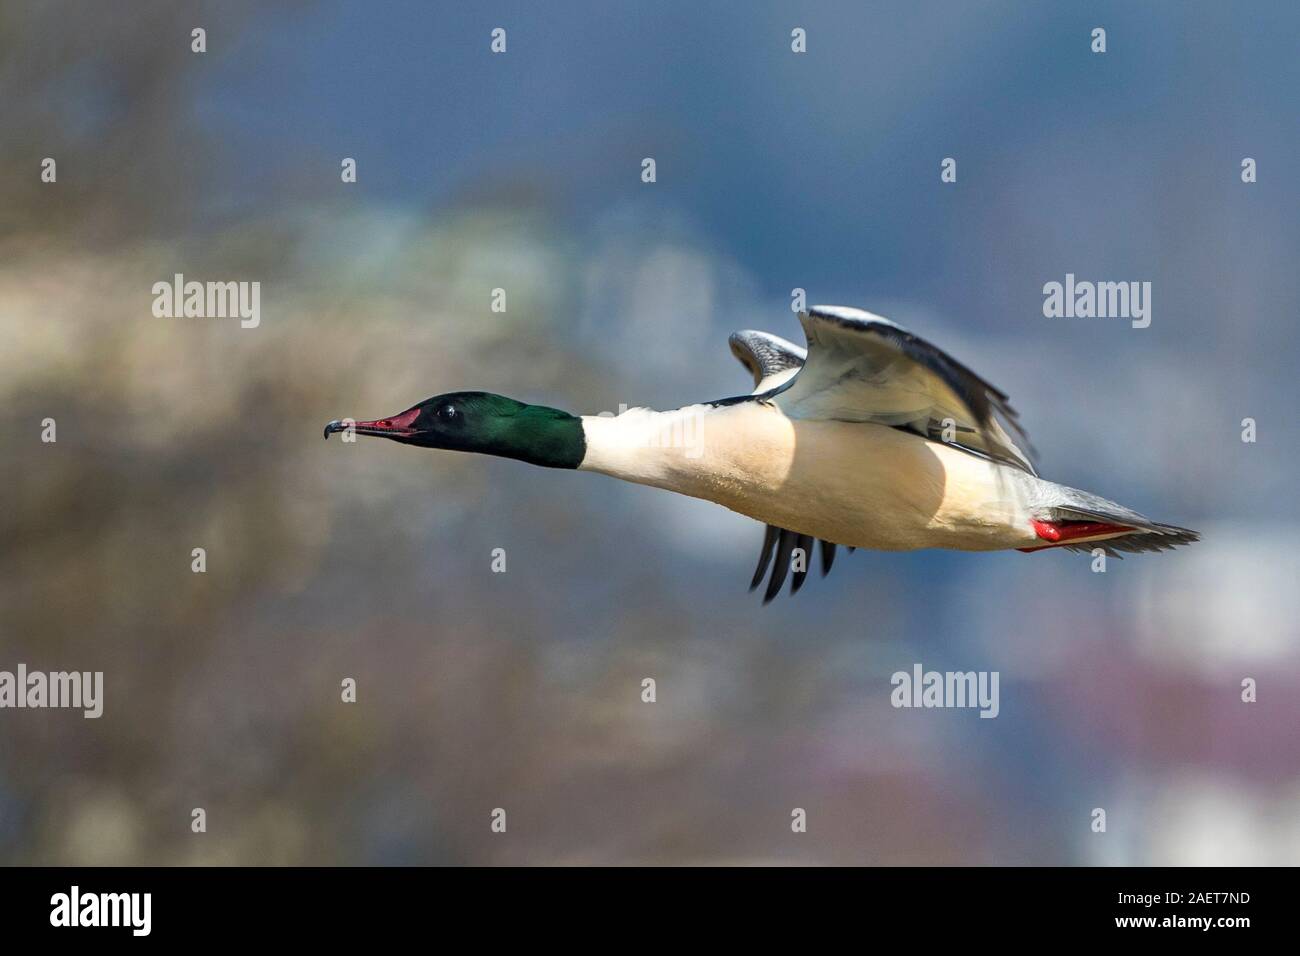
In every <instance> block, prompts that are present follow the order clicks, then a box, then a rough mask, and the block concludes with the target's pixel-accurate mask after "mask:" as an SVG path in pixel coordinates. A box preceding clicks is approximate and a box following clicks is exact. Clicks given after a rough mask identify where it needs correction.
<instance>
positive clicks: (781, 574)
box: [727, 329, 853, 604]
mask: <svg viewBox="0 0 1300 956" xmlns="http://www.w3.org/2000/svg"><path fill="white" fill-rule="evenodd" d="M727 343H728V344H729V345H730V346H731V354H732V355H734V356H736V358H738V359H740V364H741V365H743V366H745V368H747V369H748V370H749V373H750V374H751V375H752V376H754V391H753V393H752V394H754V395H760V394H762V393H764V392H770V391H772V390H773V389H775V388H779V387H780V386H782V385H784V384H785V383H786V382H788V381H790V379H791V378H793V377H794V376H795V374H796V373H797V372H798V371H799V369H801V368H803V363H804V359H805V358H806V357H807V354H808V353H807V352H806V351H805V350H804V349H802V348H800V347H799V346H797V345H795V344H794V343H793V342H787V341H786V340H785V339H783V338H781V337H780V336H777V335H773V334H772V333H770V332H756V331H754V330H752V329H746V330H744V331H741V332H732V333H731V336H730V338H728V339H727ZM813 540H814V539H813V538H811V537H809V536H807V535H800V534H795V533H794V532H793V531H787V530H785V529H784V528H778V527H777V526H776V525H773V524H770V525H768V526H767V528H766V529H765V530H764V532H763V546H762V548H761V549H760V550H759V552H758V567H757V568H756V569H755V571H754V580H753V581H752V582H750V585H749V589H750V590H751V591H753V590H754V589H756V588H757V587H758V586H759V585H760V584H761V583H763V578H764V576H767V577H768V582H767V590H766V592H765V593H764V595H763V603H764V604H766V603H768V602H769V601H771V600H772V599H773V598H774V597H776V596H777V594H778V593H779V592H780V590H781V586H782V585H783V584H785V579H786V576H787V575H789V576H790V593H791V594H794V593H796V592H797V591H798V590H799V589H800V588H801V587H803V582H804V579H805V578H806V577H807V576H808V571H809V569H810V568H811V567H812V563H813V555H812V544H813ZM817 545H818V550H819V551H820V553H821V562H822V574H823V575H825V574H827V573H828V572H829V571H830V569H831V564H832V563H833V562H834V561H835V548H836V546H835V545H834V544H832V543H831V542H829V541H820V540H819V541H818V542H817ZM849 550H850V551H852V550H853V549H852V548H849ZM773 557H775V558H776V561H775V562H773V560H772V558H773ZM769 567H771V569H772V573H771V574H770V575H768V568H769ZM792 569H793V573H791V572H792Z"/></svg>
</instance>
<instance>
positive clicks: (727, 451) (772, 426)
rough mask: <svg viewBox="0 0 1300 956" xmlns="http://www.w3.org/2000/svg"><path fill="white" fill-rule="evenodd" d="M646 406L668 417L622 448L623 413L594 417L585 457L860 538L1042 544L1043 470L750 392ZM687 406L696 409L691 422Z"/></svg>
mask: <svg viewBox="0 0 1300 956" xmlns="http://www.w3.org/2000/svg"><path fill="white" fill-rule="evenodd" d="M693 409H701V410H700V411H693ZM647 414H648V415H656V416H661V417H660V418H658V419H650V418H647V419H646V421H645V422H643V423H642V424H641V425H640V426H639V428H640V430H641V432H642V433H641V434H638V435H635V436H633V434H632V432H633V431H634V430H635V429H636V428H637V427H638V426H637V425H636V423H635V421H634V420H629V421H628V422H627V423H626V425H624V426H623V427H622V428H621V432H620V434H619V437H620V438H621V439H622V441H623V444H624V446H625V447H624V448H622V449H621V450H617V451H615V450H613V449H612V448H611V447H610V443H609V439H610V438H612V437H613V435H614V433H615V430H616V429H618V428H619V426H617V425H615V424H614V423H617V422H619V421H620V419H606V420H603V421H606V422H609V423H610V424H609V425H601V426H595V427H590V426H589V428H588V442H589V454H588V459H589V460H588V461H585V462H584V464H583V467H584V468H587V469H590V470H595V471H603V472H605V473H608V474H614V475H616V476H618V477H622V478H627V479H629V480H632V481H637V482H640V483H643V484H650V485H655V486H658V487H662V488H668V489H671V490H673V491H677V492H680V493H682V494H687V495H691V496H693V497H697V498H704V499H706V500H709V501H714V502H717V503H718V504H721V505H723V506H725V507H727V508H730V509H731V510H733V511H737V512H739V513H741V514H744V515H748V516H749V517H751V518H755V519H757V520H759V521H762V522H765V523H768V524H774V525H776V526H778V527H781V528H786V529H788V530H791V531H795V532H799V533H802V534H808V535H812V536H814V537H817V538H821V539H823V540H826V541H831V542H834V543H836V544H843V545H852V546H854V547H862V548H875V549H880V550H893V551H897V550H911V549H916V548H956V549H961V550H975V551H985V550H997V549H1001V548H1015V547H1025V546H1032V545H1034V544H1035V543H1041V542H1039V541H1038V539H1037V538H1036V536H1035V534H1034V531H1033V528H1032V527H1031V525H1030V524H1029V516H1030V512H1029V507H1028V505H1027V504H1026V502H1025V497H1026V491H1027V483H1028V482H1033V481H1035V480H1036V479H1034V478H1032V476H1028V475H1025V474H1024V473H1023V472H1019V471H1016V470H1015V469H1010V468H1007V467H1005V466H1001V465H993V464H990V463H989V462H986V461H984V460H982V459H979V458H976V457H974V456H972V455H968V454H966V453H965V452H961V451H956V450H954V449H952V448H949V447H947V446H945V445H942V444H939V443H936V442H930V441H926V440H925V439H923V438H921V437H919V436H916V435H913V434H911V433H907V432H902V431H899V430H898V429H894V428H888V427H885V426H881V425H870V424H859V423H852V422H833V421H805V420H791V419H787V418H786V417H785V416H784V415H782V414H781V413H780V411H778V410H777V409H775V408H774V407H772V406H770V405H762V404H759V403H750V402H746V403H742V404H737V405H733V406H727V407H723V408H712V407H710V406H692V407H690V408H687V409H679V410H677V411H676V412H664V413H647ZM684 414H689V415H693V416H694V419H695V420H694V421H692V422H690V423H689V424H684V422H683V420H682V419H681V417H680V416H682V415H684ZM672 416H678V417H677V418H673V417H672ZM669 427H671V429H672V434H671V435H670V434H668V432H667V431H666V429H668V428H669ZM593 445H594V446H596V447H594V448H593V447H591V446H593ZM638 446H642V447H640V448H638ZM674 446H676V447H674ZM593 452H594V454H593Z"/></svg>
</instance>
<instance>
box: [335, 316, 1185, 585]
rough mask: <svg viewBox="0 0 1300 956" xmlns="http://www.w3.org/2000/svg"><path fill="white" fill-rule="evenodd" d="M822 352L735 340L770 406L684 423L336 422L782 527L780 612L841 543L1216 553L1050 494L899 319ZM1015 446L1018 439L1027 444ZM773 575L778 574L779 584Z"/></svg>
mask: <svg viewBox="0 0 1300 956" xmlns="http://www.w3.org/2000/svg"><path fill="white" fill-rule="evenodd" d="M799 321H800V323H801V324H802V325H803V330H804V336H805V338H806V339H807V343H808V344H807V348H806V349H804V348H800V347H799V346H797V345H795V344H793V343H791V342H787V341H785V340H784V339H781V338H778V337H777V336H775V335H772V334H770V333H767V332H755V331H743V332H736V333H733V334H732V336H731V337H730V340H729V341H730V344H731V351H732V353H733V354H734V355H735V356H736V358H738V359H739V360H740V362H741V364H743V365H744V366H745V368H746V369H748V370H749V372H750V373H751V374H752V375H753V378H754V388H753V391H752V392H750V393H749V394H746V395H740V396H737V397H734V398H724V399H720V400H718V401H713V402H705V403H702V404H698V405H686V406H684V407H682V408H678V409H673V410H671V411H652V410H650V409H646V408H634V409H630V410H628V411H625V412H623V413H622V414H620V415H617V416H609V415H582V416H577V415H570V414H569V413H567V412H563V411H560V410H559V409H555V408H547V407H545V406H542V405H526V404H524V403H523V402H517V401H515V400H514V399H510V398H506V397H504V396H502V395H494V394H491V393H488V392H449V393H447V394H445V395H437V396H434V397H433V398H430V399H427V400H426V401H423V402H420V403H419V404H418V405H413V406H412V407H410V408H408V409H407V410H406V411H404V412H401V413H400V414H397V415H393V416H392V417H390V418H381V419H377V420H375V421H364V422H363V421H353V420H351V419H345V420H343V421H332V422H330V423H329V424H328V425H326V426H325V437H326V438H329V436H330V435H331V434H332V433H334V432H340V431H347V430H349V429H352V430H354V432H355V434H358V435H375V436H379V437H381V438H388V439H391V440H393V441H397V442H402V443H403V444H407V445H419V446H422V447H425V448H446V449H453V450H456V451H472V452H479V453H482V454H488V455H499V456H502V457H505V458H515V459H518V460H520V461H525V462H529V463H531V464H534V465H542V466H544V467H548V468H579V469H582V470H585V471H595V472H600V473H601V474H605V475H611V476H613V477H615V478H622V479H623V480H625V481H634V482H637V483H639V484H643V485H652V486H654V487H656V488H665V489H667V490H669V491H676V492H678V493H679V494H684V495H690V496H692V497H695V498H703V499H705V500H707V501H712V502H716V503H717V504H720V505H723V506H724V507H726V508H730V509H731V510H732V511H736V512H739V513H740V514H743V515H747V516H748V517H751V518H754V519H756V520H758V521H761V522H763V523H764V524H765V525H766V526H767V528H766V532H765V534H764V537H763V544H762V550H761V551H760V553H759V561H758V568H757V570H756V571H755V573H754V577H753V581H752V582H751V584H750V590H754V589H755V588H757V587H758V585H759V584H760V583H761V582H762V580H763V578H764V576H765V575H767V577H768V583H767V588H766V592H765V594H764V599H763V600H764V603H765V604H766V603H767V602H768V601H771V600H772V598H773V597H775V596H776V595H777V594H778V593H779V592H780V590H781V587H782V585H783V584H784V583H785V579H786V577H787V575H789V576H790V577H791V586H790V591H791V593H792V594H793V593H794V592H796V591H798V590H799V588H800V587H801V586H802V585H803V582H804V578H805V577H806V576H807V574H808V569H809V566H810V563H811V554H812V546H813V543H814V542H816V543H817V545H818V550H819V552H820V555H821V562H822V573H823V574H825V573H827V572H828V571H830V568H831V563H832V562H833V561H834V559H835V550H836V547H837V546H838V545H844V546H846V547H847V548H848V549H849V550H850V551H852V550H853V549H854V548H875V549H877V550H882V551H911V550H914V549H917V548H952V549H957V550H961V551H1001V550H1008V549H1013V548H1014V549H1016V550H1019V551H1027V552H1033V551H1042V550H1046V549H1052V548H1066V549H1069V550H1071V551H1084V552H1090V551H1092V550H1094V549H1097V548H1100V549H1101V550H1102V551H1103V552H1105V553H1106V554H1108V555H1111V556H1115V557H1118V556H1119V552H1141V551H1163V550H1166V549H1168V548H1172V547H1175V546H1177V545H1183V544H1190V543H1191V542H1193V541H1197V540H1199V535H1198V534H1197V533H1196V532H1195V531H1189V530H1188V529H1186V528H1179V527H1176V526H1174V525H1168V524H1159V523H1157V522H1154V521H1151V520H1150V519H1148V518H1146V517H1144V516H1142V515H1140V514H1138V513H1137V512H1136V511H1131V510H1129V509H1128V508H1125V507H1123V506H1122V505H1118V504H1116V503H1115V502H1113V501H1108V500H1107V499H1105V498H1100V497H1098V496H1097V495H1093V494H1089V493H1088V492H1086V491H1079V490H1077V489H1075V488H1069V487H1066V486H1065V485H1058V484H1056V483H1055V482H1051V481H1046V480H1045V479H1043V478H1040V477H1039V476H1038V473H1037V471H1036V470H1035V468H1034V464H1033V449H1032V446H1031V445H1030V444H1029V440H1028V436H1027V435H1026V434H1025V432H1024V430H1023V429H1022V428H1021V426H1020V424H1019V422H1018V420H1017V415H1016V412H1015V411H1014V410H1013V409H1012V408H1011V406H1010V405H1009V404H1008V402H1007V396H1006V395H1005V394H1004V393H1003V392H1001V391H999V390H998V389H997V388H994V387H993V386H992V385H990V384H989V383H988V382H986V381H985V380H984V379H982V378H980V377H979V376H978V375H976V374H975V373H974V372H972V371H971V370H970V369H968V368H967V367H966V366H965V365H962V364H961V363H960V362H958V361H957V360H956V359H954V358H952V356H950V355H948V354H947V353H946V352H944V351H943V350H941V349H939V348H937V347H936V346H934V345H931V344H930V343H929V342H927V341H925V339H922V338H920V337H919V336H917V335H914V334H913V333H911V332H909V331H907V330H906V329H903V328H901V327H900V326H898V325H896V324H894V323H893V322H891V321H889V320H888V319H884V318H881V317H880V316H877V315H872V314H871V313H869V312H864V311H862V310H860V309H853V308H847V307H844V306H815V307H813V308H811V309H809V310H808V311H806V312H801V313H800V314H799ZM1013 435H1014V438H1013ZM769 569H770V572H771V573H770V575H768V571H769Z"/></svg>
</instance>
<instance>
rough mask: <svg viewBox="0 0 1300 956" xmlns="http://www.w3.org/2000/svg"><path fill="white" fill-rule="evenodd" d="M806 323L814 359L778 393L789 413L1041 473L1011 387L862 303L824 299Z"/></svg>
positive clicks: (810, 357) (809, 358)
mask: <svg viewBox="0 0 1300 956" xmlns="http://www.w3.org/2000/svg"><path fill="white" fill-rule="evenodd" d="M799 321H800V322H801V323H802V324H803V330H804V335H805V336H806V337H807V339H808V351H807V358H806V360H805V362H804V365H803V368H802V369H801V370H800V371H799V372H798V374H796V375H795V376H794V377H793V378H792V379H790V380H788V383H787V384H786V385H785V386H784V387H782V388H781V390H780V391H779V393H778V394H776V395H774V396H773V400H774V401H775V402H776V403H777V405H779V406H780V408H781V410H782V411H783V412H785V414H786V415H788V416H789V417H791V418H811V419H830V420H835V421H848V422H874V423H877V424H881V425H889V426H892V427H895V428H905V429H908V430H910V431H914V432H916V433H917V434H918V435H921V436H923V437H925V438H929V439H932V440H935V441H945V440H946V441H947V443H948V444H951V445H955V446H957V447H959V448H962V449H964V450H966V451H970V452H974V453H975V454H977V455H982V456H984V457H987V458H990V459H992V460H994V461H998V462H1002V463H1003V464H1007V465H1011V466H1013V467H1015V468H1019V469H1021V470H1023V471H1027V472H1029V473H1030V474H1035V472H1034V466H1033V463H1032V460H1031V456H1032V453H1033V448H1032V446H1030V444H1029V438H1028V436H1027V435H1026V434H1025V432H1024V429H1022V428H1021V427H1020V424H1019V422H1018V421H1017V420H1016V412H1015V410H1014V409H1012V407H1011V406H1010V405H1009V404H1008V403H1007V396H1006V393H1004V392H1002V391H1000V390H999V389H997V388H995V387H994V386H992V385H990V384H989V383H988V382H986V381H985V380H984V379H982V378H980V377H979V376H978V375H976V374H975V373H974V372H972V371H971V370H970V369H968V368H967V367H966V366H965V365H962V364H961V363H960V362H958V361H957V360H956V359H954V358H953V357H952V356H950V355H949V354H948V353H946V352H944V351H943V350H942V349H940V348H938V347H936V346H934V345H931V344H930V343H929V342H927V341H926V340H925V339H923V338H921V337H920V336H917V335H914V334H912V333H911V332H909V331H907V330H906V329H904V328H901V327H900V326H898V325H895V324H894V323H893V322H890V321H889V320H888V319H883V318H881V317H880V316H877V315H872V314H871V313H870V312H863V311H862V310H861V309H851V308H847V307H844V306H827V305H819V306H814V307H812V308H811V309H809V310H808V311H807V312H801V313H800V314H799ZM1008 429H1009V430H1010V431H1011V432H1014V433H1015V435H1016V436H1017V438H1018V439H1019V441H1020V442H1021V445H1022V446H1023V447H1024V448H1025V449H1027V450H1028V453H1026V451H1022V450H1021V447H1018V446H1017V445H1016V442H1015V441H1013V440H1012V438H1011V436H1010V435H1009V434H1008Z"/></svg>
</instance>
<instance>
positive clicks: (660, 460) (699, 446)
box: [578, 405, 718, 494]
mask: <svg viewBox="0 0 1300 956" xmlns="http://www.w3.org/2000/svg"><path fill="white" fill-rule="evenodd" d="M717 412H718V409H717V408H715V407H714V406H712V405H687V406H685V407H683V408H675V409H672V410H671V411H665V412H657V411H654V410H652V409H649V408H632V409H628V410H627V411H625V412H623V413H622V414H621V415H618V416H613V415H584V416H582V429H583V432H584V435H585V437H586V440H587V454H586V456H585V457H584V458H583V459H582V464H581V465H579V466H578V467H579V468H581V469H582V470H584V471H595V472H600V473H601V474H605V475H611V476H613V477H615V478H622V479H623V480H625V481H635V482H637V483H638V484H643V485H654V486H655V487H659V488H668V489H670V490H673V491H685V492H686V493H687V494H690V493H691V492H690V490H689V488H690V486H691V485H692V484H693V482H694V479H695V478H697V477H698V475H699V473H700V471H701V469H702V468H703V467H704V430H705V421H706V419H708V418H709V417H710V416H714V415H716V414H717Z"/></svg>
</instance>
